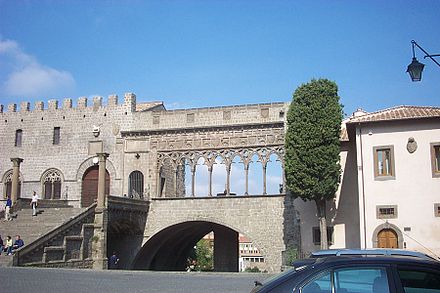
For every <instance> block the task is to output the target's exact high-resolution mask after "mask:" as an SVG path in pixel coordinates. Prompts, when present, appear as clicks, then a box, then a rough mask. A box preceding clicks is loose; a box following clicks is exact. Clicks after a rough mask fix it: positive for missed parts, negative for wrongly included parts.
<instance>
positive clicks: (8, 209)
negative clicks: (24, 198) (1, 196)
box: [5, 195, 12, 221]
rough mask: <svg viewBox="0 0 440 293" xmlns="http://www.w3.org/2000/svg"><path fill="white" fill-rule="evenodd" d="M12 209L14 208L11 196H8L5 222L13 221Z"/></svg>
mask: <svg viewBox="0 0 440 293" xmlns="http://www.w3.org/2000/svg"><path fill="white" fill-rule="evenodd" d="M11 208H12V200H11V196H10V195H8V199H7V200H6V207H5V220H6V221H11V220H12V218H11Z"/></svg>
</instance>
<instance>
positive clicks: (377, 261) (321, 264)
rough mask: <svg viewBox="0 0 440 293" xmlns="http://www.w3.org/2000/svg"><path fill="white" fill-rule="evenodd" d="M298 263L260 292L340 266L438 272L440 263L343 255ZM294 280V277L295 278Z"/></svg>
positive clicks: (276, 277) (399, 258)
mask: <svg viewBox="0 0 440 293" xmlns="http://www.w3.org/2000/svg"><path fill="white" fill-rule="evenodd" d="M307 260H308V261H306V262H304V261H298V262H297V264H298V265H297V266H296V265H295V262H294V263H293V265H294V269H291V270H289V271H287V272H285V273H283V274H281V275H277V276H275V277H274V278H271V279H270V280H268V281H267V282H264V284H263V288H264V289H263V290H262V292H266V290H265V289H269V290H271V289H273V288H274V287H276V286H278V285H279V284H281V283H283V282H285V281H286V280H288V279H290V278H292V277H294V276H298V278H300V279H301V278H303V277H306V276H309V275H311V274H314V273H313V271H321V270H325V269H329V268H333V267H340V266H353V265H373V266H374V265H389V264H394V265H402V266H403V265H405V266H412V267H417V266H420V267H430V268H433V269H436V270H440V262H439V261H436V260H431V259H426V258H419V257H412V256H395V255H393V256H389V255H385V256H384V255H343V256H328V257H319V258H314V259H312V260H313V261H309V260H310V259H307ZM295 278H296V277H295ZM257 292H260V291H257Z"/></svg>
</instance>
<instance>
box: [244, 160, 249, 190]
mask: <svg viewBox="0 0 440 293" xmlns="http://www.w3.org/2000/svg"><path fill="white" fill-rule="evenodd" d="M244 174H245V177H246V190H245V192H244V194H245V195H248V194H249V164H244Z"/></svg>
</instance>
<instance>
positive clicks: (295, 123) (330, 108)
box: [285, 79, 343, 249]
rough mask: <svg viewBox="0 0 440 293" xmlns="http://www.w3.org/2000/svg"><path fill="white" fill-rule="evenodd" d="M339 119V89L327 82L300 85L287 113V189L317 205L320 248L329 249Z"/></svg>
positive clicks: (336, 181) (337, 170)
mask: <svg viewBox="0 0 440 293" xmlns="http://www.w3.org/2000/svg"><path fill="white" fill-rule="evenodd" d="M342 116H343V112H342V105H341V104H340V103H339V96H338V87H337V85H336V83H334V82H332V81H329V80H327V79H318V80H315V79H313V80H312V81H310V82H309V83H306V84H303V85H301V86H299V87H298V88H297V89H296V90H295V92H294V93H293V101H292V103H291V104H290V107H289V111H288V113H287V133H286V141H285V150H286V155H285V172H286V184H287V188H288V190H289V191H290V192H291V194H292V195H293V196H294V197H300V198H301V199H303V200H305V201H314V202H315V203H316V207H317V214H318V218H319V228H320V234H321V249H327V248H328V242H327V222H326V202H327V201H328V200H331V199H333V198H334V197H335V195H336V190H337V189H338V185H339V182H340V179H341V167H340V164H339V154H340V141H339V135H340V132H341V122H342Z"/></svg>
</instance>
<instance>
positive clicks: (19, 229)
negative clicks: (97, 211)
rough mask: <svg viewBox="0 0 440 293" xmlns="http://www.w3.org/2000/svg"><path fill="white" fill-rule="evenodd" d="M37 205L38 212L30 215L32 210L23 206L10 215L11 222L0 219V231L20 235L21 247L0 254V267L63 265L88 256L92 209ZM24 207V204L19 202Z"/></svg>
mask: <svg viewBox="0 0 440 293" xmlns="http://www.w3.org/2000/svg"><path fill="white" fill-rule="evenodd" d="M56 206H57V205H53V204H50V205H44V204H42V205H39V213H38V215H37V216H36V217H32V210H31V209H29V208H23V209H21V210H19V211H17V212H16V213H14V214H13V220H12V221H9V222H8V221H1V222H0V234H1V235H2V238H3V239H4V240H5V239H6V236H7V235H10V236H12V237H13V239H14V238H15V235H20V236H21V238H22V239H23V241H24V242H25V246H24V247H22V248H21V249H19V250H17V251H16V253H15V255H14V256H13V257H12V256H6V255H5V254H2V255H1V256H0V266H10V265H15V266H45V267H51V266H54V267H60V266H61V267H65V266H66V262H70V264H73V263H75V261H79V262H80V263H79V264H77V267H81V266H83V265H84V260H87V259H89V258H91V247H90V246H91V241H92V237H93V220H94V208H95V206H94V205H93V206H91V207H89V208H87V209H84V208H72V207H68V206H59V207H56ZM23 207H25V205H23Z"/></svg>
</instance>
